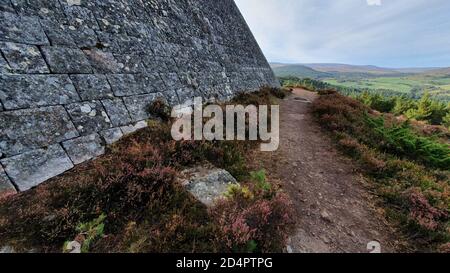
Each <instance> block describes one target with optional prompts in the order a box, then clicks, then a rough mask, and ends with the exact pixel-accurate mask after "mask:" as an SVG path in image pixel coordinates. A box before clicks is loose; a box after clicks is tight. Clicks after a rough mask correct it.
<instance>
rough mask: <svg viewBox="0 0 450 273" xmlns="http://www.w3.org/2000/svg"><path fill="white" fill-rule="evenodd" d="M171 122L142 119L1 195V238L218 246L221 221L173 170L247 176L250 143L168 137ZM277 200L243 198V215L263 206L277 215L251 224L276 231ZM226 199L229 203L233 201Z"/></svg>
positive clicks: (151, 247) (155, 108)
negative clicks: (61, 170) (22, 188)
mask: <svg viewBox="0 0 450 273" xmlns="http://www.w3.org/2000/svg"><path fill="white" fill-rule="evenodd" d="M274 92H275V91H274V90H271V89H266V90H265V91H264V90H262V91H261V92H259V93H252V95H251V96H250V97H251V100H254V101H255V102H258V101H259V102H261V103H262V102H267V101H270V100H272V99H273V97H272V96H273V95H272V93H274ZM258 94H259V95H258ZM150 108H151V109H152V113H153V115H155V116H158V117H159V118H160V119H161V120H164V121H165V120H166V117H165V116H164V115H165V114H167V113H168V111H167V109H166V106H165V104H163V103H162V102H158V101H157V102H155V103H154V104H153V105H152V106H151V107H150ZM170 128H171V124H170V123H169V122H156V121H149V127H148V128H145V129H142V130H140V131H139V132H137V133H135V134H132V135H130V136H127V137H125V138H124V139H122V140H121V141H119V142H118V143H116V144H114V145H112V146H110V147H108V151H107V153H106V154H105V155H104V156H101V157H99V158H97V159H95V160H93V161H89V162H86V163H83V164H81V165H78V166H76V167H75V168H74V169H73V170H71V171H69V172H67V173H65V174H64V175H61V176H59V177H55V178H53V179H51V180H50V181H47V182H46V183H44V184H41V185H39V186H38V187H36V188H34V189H32V190H30V191H27V192H23V193H20V194H17V195H15V196H10V197H7V198H5V199H2V200H1V201H0V245H12V246H14V247H16V248H17V249H18V250H20V249H22V248H25V249H30V248H37V249H38V250H39V251H43V252H60V251H61V250H62V249H61V248H62V246H63V244H64V242H66V241H72V240H73V239H74V238H77V239H80V238H81V241H83V243H85V245H83V251H90V252H218V251H220V250H222V249H223V244H222V243H221V242H220V240H218V239H217V236H218V234H221V233H218V232H217V230H221V229H223V227H222V226H220V224H221V222H218V221H215V219H214V217H213V216H214V215H211V214H210V213H209V212H208V209H207V208H206V206H204V205H203V204H201V203H200V202H199V201H197V200H195V199H194V198H193V197H192V196H191V195H190V194H189V193H188V192H187V191H186V190H185V189H184V188H183V187H182V186H181V185H179V184H178V183H177V182H176V180H175V177H176V176H177V174H178V171H179V170H181V169H182V168H185V167H189V166H193V165H198V164H203V163H205V162H210V163H212V164H214V165H215V166H217V167H220V168H224V169H226V170H228V171H230V172H231V173H232V174H233V175H234V176H235V177H236V178H238V179H242V180H243V179H245V178H247V177H249V169H248V167H247V166H246V155H248V154H249V151H250V150H251V149H252V148H253V147H255V144H256V143H253V142H242V141H236V142H220V141H215V142H207V141H174V140H173V139H172V137H171V134H170ZM232 196H234V194H232ZM229 200H233V198H231V199H229ZM277 200H278V201H277ZM282 201H283V199H282V198H280V197H277V198H275V197H274V198H273V200H272V199H270V200H269V199H264V198H262V197H261V198H259V197H258V198H256V197H252V198H250V199H249V200H248V201H247V202H246V203H245V206H246V207H247V208H249V211H248V212H246V213H245V214H244V215H245V219H256V220H255V221H256V222H258V221H259V220H260V217H262V216H261V215H262V214H264V213H266V210H258V209H259V208H260V207H261V208H267V206H268V207H269V209H270V213H269V214H268V215H266V214H264V215H263V216H264V217H266V218H264V219H263V220H265V219H269V218H270V217H274V219H275V220H276V221H274V222H272V221H271V220H270V221H269V220H268V221H262V222H258V224H255V225H253V224H252V225H251V228H252V229H254V228H256V229H259V228H261V229H264V230H272V229H280V230H282V231H280V232H281V233H283V232H284V229H283V228H284V227H279V222H278V220H277V219H278V218H280V217H281V216H280V213H282V212H283V211H285V210H286V207H283V208H278V206H280V205H279V203H280V202H282ZM230 202H231V201H230ZM257 202H261V204H260V205H257V204H256V203H257ZM231 203H232V202H231ZM231 203H229V204H228V206H230V207H231V206H234V205H235V204H231ZM258 204H259V203H258ZM255 215H256V216H255ZM267 217H268V218H267ZM270 219H271V218H270ZM100 220H101V221H100ZM252 221H253V220H252ZM280 223H281V222H280ZM224 224H226V223H224ZM272 225H274V226H273V227H272ZM252 232H254V233H252V234H254V237H253V238H255V240H256V239H258V243H259V244H258V248H259V249H262V250H264V251H270V250H271V249H272V248H271V247H272V245H273V244H276V243H277V242H270V240H271V238H266V237H264V238H263V237H262V235H261V234H260V232H263V231H259V230H256V231H252ZM82 237H84V238H82ZM231 239H233V238H231ZM274 239H278V238H274ZM255 242H256V241H255ZM232 244H233V245H239V243H232ZM248 248H249V249H250V250H255V244H254V243H252V242H249V243H248ZM226 250H227V251H233V249H229V248H226Z"/></svg>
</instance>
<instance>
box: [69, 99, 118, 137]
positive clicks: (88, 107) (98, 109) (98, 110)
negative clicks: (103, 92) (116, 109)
mask: <svg viewBox="0 0 450 273" xmlns="http://www.w3.org/2000/svg"><path fill="white" fill-rule="evenodd" d="M66 109H67V112H68V113H69V115H70V117H71V119H72V121H73V124H74V125H75V127H76V128H77V130H78V132H80V134H82V135H89V134H92V133H95V132H99V131H102V130H104V129H109V128H111V120H110V119H109V117H108V115H107V114H106V112H105V109H104V108H103V105H102V103H101V102H100V101H90V102H79V103H73V104H69V105H67V106H66Z"/></svg>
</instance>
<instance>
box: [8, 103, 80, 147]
mask: <svg viewBox="0 0 450 273" xmlns="http://www.w3.org/2000/svg"><path fill="white" fill-rule="evenodd" d="M78 135H79V134H78V132H77V130H75V127H74V126H73V124H72V122H71V121H70V118H69V116H68V115H67V112H66V111H65V110H64V108H63V107H62V106H53V107H43V108H38V109H24V110H16V111H7V112H0V153H3V154H5V155H7V156H12V155H17V154H20V153H23V152H26V151H29V150H33V149H37V148H41V147H45V146H48V145H51V144H55V143H57V142H61V141H64V140H67V139H71V138H74V137H77V136H78Z"/></svg>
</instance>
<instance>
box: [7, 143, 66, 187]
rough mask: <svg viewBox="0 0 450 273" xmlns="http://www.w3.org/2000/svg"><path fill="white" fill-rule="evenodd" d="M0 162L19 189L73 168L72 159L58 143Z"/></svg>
mask: <svg viewBox="0 0 450 273" xmlns="http://www.w3.org/2000/svg"><path fill="white" fill-rule="evenodd" d="M1 163H2V165H3V166H4V168H5V171H6V172H7V173H8V176H9V177H10V178H11V180H12V181H13V182H14V184H15V185H17V187H18V188H19V190H20V191H25V190H28V189H31V188H33V187H35V186H37V185H39V184H41V183H42V182H44V181H46V180H47V179H50V178H52V177H54V176H57V175H59V174H61V173H63V172H65V171H67V170H70V169H71V168H73V164H72V161H70V159H69V157H68V156H67V154H66V152H65V151H64V149H63V148H62V147H61V145H59V144H55V145H51V146H49V147H47V148H45V149H38V150H33V151H30V152H26V153H23V154H20V155H17V156H14V157H10V158H5V159H2V160H1Z"/></svg>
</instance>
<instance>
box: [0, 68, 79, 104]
mask: <svg viewBox="0 0 450 273" xmlns="http://www.w3.org/2000/svg"><path fill="white" fill-rule="evenodd" d="M0 100H1V101H2V102H3V105H4V107H5V109H7V110H13V109H21V108H28V107H40V106H49V105H58V104H68V103H72V102H76V101H79V100H80V97H79V96H78V93H77V92H76V90H75V86H73V84H72V81H71V80H70V79H69V77H68V76H66V75H0Z"/></svg>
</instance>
